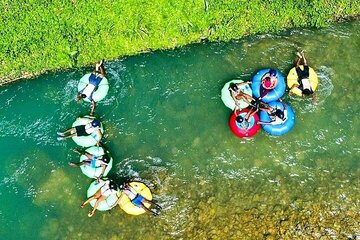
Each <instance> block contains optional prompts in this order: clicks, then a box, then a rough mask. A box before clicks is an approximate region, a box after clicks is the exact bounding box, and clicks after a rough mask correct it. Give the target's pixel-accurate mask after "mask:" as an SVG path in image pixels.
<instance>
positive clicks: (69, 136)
mask: <svg viewBox="0 0 360 240" xmlns="http://www.w3.org/2000/svg"><path fill="white" fill-rule="evenodd" d="M72 131H75V133H72V134H70V135H67V136H65V135H66V133H69V132H70V133H71V132H72ZM57 134H58V135H59V137H58V138H57V140H59V141H61V140H65V139H68V138H72V137H75V136H77V134H76V129H75V128H70V129H68V130H66V131H65V132H58V133H57Z"/></svg>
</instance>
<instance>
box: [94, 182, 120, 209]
mask: <svg viewBox="0 0 360 240" xmlns="http://www.w3.org/2000/svg"><path fill="white" fill-rule="evenodd" d="M104 180H105V179H104ZM104 185H105V182H100V183H98V182H96V180H95V181H93V182H92V183H91V184H90V186H89V188H88V190H87V197H88V198H89V197H91V196H93V195H94V194H95V193H96V192H97V191H98V190H99V189H100V188H101V187H102V186H104ZM119 197H120V190H119V189H118V190H117V191H116V192H115V193H112V194H111V195H110V196H108V197H107V198H106V199H105V200H104V201H101V202H100V203H99V206H98V208H97V209H96V210H99V211H107V210H110V209H112V208H113V207H115V206H116V201H117V200H118V199H119ZM95 202H96V199H93V200H91V201H90V205H91V206H92V207H94V205H95Z"/></svg>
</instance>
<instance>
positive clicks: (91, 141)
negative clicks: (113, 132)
mask: <svg viewBox="0 0 360 240" xmlns="http://www.w3.org/2000/svg"><path fill="white" fill-rule="evenodd" d="M84 118H88V119H86V120H84V119H81V118H78V119H76V120H75V122H74V123H73V124H72V127H75V126H80V125H86V124H87V123H89V122H91V121H92V120H94V119H95V117H93V116H89V115H85V116H84ZM100 132H101V133H104V128H103V125H102V123H100ZM72 139H73V140H74V142H75V143H76V144H77V145H79V146H82V147H90V146H94V145H95V144H96V143H97V142H98V140H99V136H98V134H97V133H96V132H93V133H92V134H90V135H88V136H80V137H78V136H75V137H72Z"/></svg>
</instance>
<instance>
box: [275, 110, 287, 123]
mask: <svg viewBox="0 0 360 240" xmlns="http://www.w3.org/2000/svg"><path fill="white" fill-rule="evenodd" d="M275 115H276V116H277V117H278V118H281V119H282V120H284V118H285V115H284V112H283V111H282V110H280V109H276V112H275Z"/></svg>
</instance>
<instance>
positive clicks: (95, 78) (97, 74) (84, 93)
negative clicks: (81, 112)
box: [76, 59, 105, 115]
mask: <svg viewBox="0 0 360 240" xmlns="http://www.w3.org/2000/svg"><path fill="white" fill-rule="evenodd" d="M104 77H105V68H104V59H102V60H100V62H99V63H96V64H95V68H94V69H93V71H92V72H91V74H90V77H89V83H88V84H87V85H86V86H85V88H83V89H82V90H80V91H79V92H78V94H77V97H76V99H77V100H78V101H80V100H82V99H85V98H86V99H88V100H89V101H90V102H91V107H90V113H89V114H90V115H93V114H94V111H95V107H96V102H95V101H94V100H93V98H92V95H93V93H94V92H95V90H96V89H97V87H98V86H99V84H100V82H101V80H102V79H103V78H104Z"/></svg>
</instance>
